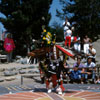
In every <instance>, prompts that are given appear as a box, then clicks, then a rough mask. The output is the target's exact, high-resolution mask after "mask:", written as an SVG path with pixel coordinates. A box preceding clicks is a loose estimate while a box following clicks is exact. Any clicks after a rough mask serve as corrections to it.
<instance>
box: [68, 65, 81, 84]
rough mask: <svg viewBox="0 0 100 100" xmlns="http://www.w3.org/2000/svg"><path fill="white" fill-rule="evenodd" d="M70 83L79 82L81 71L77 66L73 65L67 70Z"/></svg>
mask: <svg viewBox="0 0 100 100" xmlns="http://www.w3.org/2000/svg"><path fill="white" fill-rule="evenodd" d="M69 74H70V75H69V76H70V83H73V82H75V83H80V82H81V71H80V70H78V66H75V67H74V69H73V70H72V71H70V72H69Z"/></svg>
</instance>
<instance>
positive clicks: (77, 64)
mask: <svg viewBox="0 0 100 100" xmlns="http://www.w3.org/2000/svg"><path fill="white" fill-rule="evenodd" d="M75 66H78V68H79V69H82V68H84V67H85V65H83V64H82V63H81V57H80V56H79V57H77V62H76V63H75V64H74V65H73V67H75Z"/></svg>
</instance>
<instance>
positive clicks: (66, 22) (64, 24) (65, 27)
mask: <svg viewBox="0 0 100 100" xmlns="http://www.w3.org/2000/svg"><path fill="white" fill-rule="evenodd" d="M70 27H71V25H70V22H68V18H67V17H66V19H65V22H63V28H64V39H65V38H66V31H67V30H68V29H70Z"/></svg>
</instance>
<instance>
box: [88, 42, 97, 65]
mask: <svg viewBox="0 0 100 100" xmlns="http://www.w3.org/2000/svg"><path fill="white" fill-rule="evenodd" d="M87 56H92V61H93V62H94V63H95V62H96V61H95V58H96V50H95V49H94V48H93V44H89V50H88V53H87Z"/></svg>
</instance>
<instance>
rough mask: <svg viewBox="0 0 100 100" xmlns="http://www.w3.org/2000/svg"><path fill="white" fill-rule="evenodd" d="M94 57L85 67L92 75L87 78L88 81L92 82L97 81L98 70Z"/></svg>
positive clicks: (89, 58)
mask: <svg viewBox="0 0 100 100" xmlns="http://www.w3.org/2000/svg"><path fill="white" fill-rule="evenodd" d="M92 58H93V57H92V56H89V57H88V59H87V62H86V63H85V67H86V70H87V72H89V73H90V74H89V75H88V76H87V78H88V79H92V82H94V80H95V70H96V68H95V67H96V64H95V63H94V62H92Z"/></svg>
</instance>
